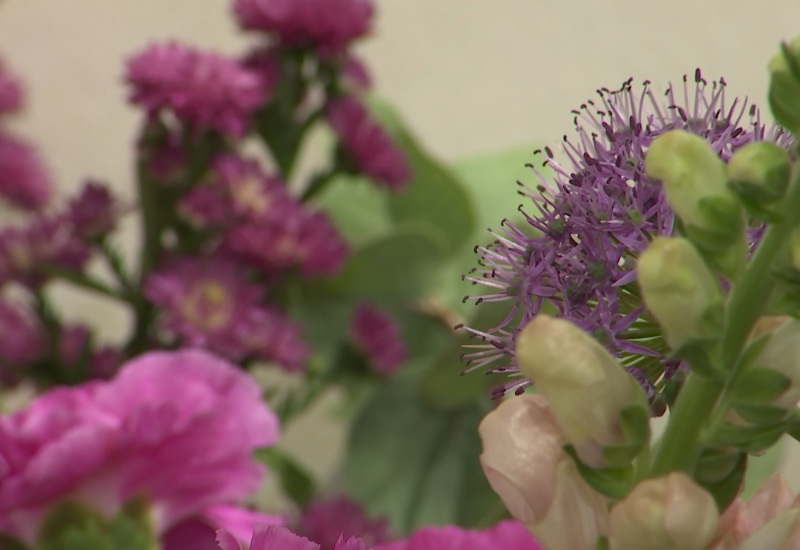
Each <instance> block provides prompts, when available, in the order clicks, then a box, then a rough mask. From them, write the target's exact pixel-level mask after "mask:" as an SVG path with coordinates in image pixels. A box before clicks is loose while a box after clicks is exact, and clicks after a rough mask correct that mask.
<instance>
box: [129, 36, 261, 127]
mask: <svg viewBox="0 0 800 550" xmlns="http://www.w3.org/2000/svg"><path fill="white" fill-rule="evenodd" d="M125 78H126V80H127V81H128V83H129V84H130V85H131V88H132V93H131V96H130V101H131V102H132V103H135V104H137V105H141V106H142V107H144V108H145V109H147V111H148V112H149V113H150V114H154V113H157V112H158V111H160V110H161V109H164V108H167V109H170V110H172V111H173V112H174V113H175V115H176V116H177V117H178V118H179V119H181V120H183V121H184V122H187V123H189V124H191V125H194V126H197V127H201V128H206V127H211V128H215V129H217V130H219V131H220V132H222V133H224V134H231V135H235V136H239V135H241V134H243V133H244V131H245V128H246V126H247V121H248V117H249V116H250V115H251V113H252V112H253V111H255V110H256V109H257V108H258V107H259V106H261V105H262V104H263V103H264V101H265V99H266V93H265V90H264V86H263V83H262V81H261V79H260V78H259V76H258V75H257V74H255V73H253V72H252V71H250V70H248V69H246V68H245V67H243V66H242V65H240V64H239V63H238V62H237V61H236V60H233V59H228V58H226V57H223V56H221V55H219V54H216V53H213V52H206V51H201V50H196V49H193V48H190V47H188V46H184V45H182V44H178V43H175V42H169V43H165V44H156V45H153V46H150V47H149V48H147V49H146V50H144V51H143V52H141V53H139V54H137V55H135V56H133V57H132V58H131V59H129V60H128V64H127V71H126V76H125Z"/></svg>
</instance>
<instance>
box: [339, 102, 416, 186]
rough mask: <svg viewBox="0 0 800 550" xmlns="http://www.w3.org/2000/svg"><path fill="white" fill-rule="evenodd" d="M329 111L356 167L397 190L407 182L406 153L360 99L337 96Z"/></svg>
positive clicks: (408, 169)
mask: <svg viewBox="0 0 800 550" xmlns="http://www.w3.org/2000/svg"><path fill="white" fill-rule="evenodd" d="M326 114H327V117H328V122H329V123H330V125H331V127H332V128H333V130H334V132H336V135H337V136H339V140H341V142H342V146H343V148H344V149H345V151H346V152H347V153H348V154H349V155H350V158H351V159H352V162H353V164H354V165H355V168H356V169H357V170H359V171H361V172H363V173H364V174H365V175H366V176H367V177H369V178H371V179H373V180H375V181H376V182H378V183H381V184H383V185H385V186H386V187H388V188H389V189H392V190H394V191H397V190H399V189H402V188H403V186H404V185H405V184H406V183H408V180H410V179H411V169H410V168H409V166H408V161H407V160H406V157H405V155H403V153H402V151H400V149H398V148H397V146H396V145H395V144H394V143H393V142H392V140H391V138H390V137H389V135H388V134H387V133H386V132H385V131H384V130H383V128H381V127H380V126H379V125H378V124H377V123H376V122H375V121H374V120H372V117H371V116H370V115H369V113H368V112H367V110H366V108H365V107H364V106H363V105H362V104H361V103H359V102H358V100H356V99H355V98H353V97H349V96H346V97H341V98H338V99H334V100H333V101H331V102H330V103H329V104H328V107H327V109H326Z"/></svg>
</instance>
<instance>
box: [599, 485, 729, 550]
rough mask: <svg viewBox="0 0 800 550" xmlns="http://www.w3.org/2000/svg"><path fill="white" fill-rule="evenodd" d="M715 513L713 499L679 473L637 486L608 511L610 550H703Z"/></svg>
mask: <svg viewBox="0 0 800 550" xmlns="http://www.w3.org/2000/svg"><path fill="white" fill-rule="evenodd" d="M718 523H719V512H717V506H716V504H715V503H714V499H713V498H712V497H711V495H710V494H709V493H708V492H706V491H705V490H704V489H702V488H701V487H699V486H698V485H697V484H696V483H695V482H694V481H692V480H691V478H689V476H687V475H686V474H685V473H683V472H673V473H671V474H669V475H667V476H666V477H662V478H657V479H646V480H644V481H642V482H640V483H638V484H637V485H636V486H635V487H634V488H633V490H631V492H630V493H629V494H628V496H626V497H625V498H624V499H623V500H621V501H620V502H618V503H617V504H616V505H614V507H613V508H612V509H611V513H610V521H609V533H608V542H609V547H610V549H611V550H642V549H644V548H647V549H649V550H704V549H705V548H707V546H708V544H709V543H710V542H711V540H712V539H713V537H714V532H715V531H716V529H717V524H718Z"/></svg>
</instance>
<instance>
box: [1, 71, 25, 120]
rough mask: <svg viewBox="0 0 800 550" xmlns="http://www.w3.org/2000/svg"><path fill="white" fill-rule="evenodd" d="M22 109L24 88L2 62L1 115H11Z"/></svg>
mask: <svg viewBox="0 0 800 550" xmlns="http://www.w3.org/2000/svg"><path fill="white" fill-rule="evenodd" d="M21 108H22V86H21V84H20V82H19V80H18V79H17V78H16V77H15V76H14V75H13V74H11V73H10V72H9V71H8V70H7V69H6V67H5V66H4V63H3V62H2V60H0V115H5V114H10V113H14V112H16V111H18V110H19V109H21Z"/></svg>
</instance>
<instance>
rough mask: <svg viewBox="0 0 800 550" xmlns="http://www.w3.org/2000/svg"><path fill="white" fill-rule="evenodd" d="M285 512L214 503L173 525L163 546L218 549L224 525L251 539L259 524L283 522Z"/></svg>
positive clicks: (245, 539)
mask: <svg viewBox="0 0 800 550" xmlns="http://www.w3.org/2000/svg"><path fill="white" fill-rule="evenodd" d="M283 523H284V518H283V516H269V515H266V514H262V513H260V512H255V511H252V510H248V509H246V508H239V507H235V506H224V505H223V506H211V507H209V508H206V509H205V510H204V511H203V515H202V516H200V517H192V518H189V519H186V520H183V521H182V522H180V523H178V524H177V525H175V526H173V527H172V528H170V530H169V531H167V532H166V533H164V535H163V536H162V537H161V545H162V550H218V549H219V546H217V536H216V534H217V530H219V529H224V530H225V531H226V532H227V533H229V534H230V535H231V536H233V537H234V538H235V539H237V540H238V541H240V542H248V541H249V540H250V537H251V534H252V533H253V530H254V529H255V528H256V527H257V526H259V525H283Z"/></svg>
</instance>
